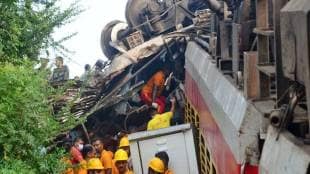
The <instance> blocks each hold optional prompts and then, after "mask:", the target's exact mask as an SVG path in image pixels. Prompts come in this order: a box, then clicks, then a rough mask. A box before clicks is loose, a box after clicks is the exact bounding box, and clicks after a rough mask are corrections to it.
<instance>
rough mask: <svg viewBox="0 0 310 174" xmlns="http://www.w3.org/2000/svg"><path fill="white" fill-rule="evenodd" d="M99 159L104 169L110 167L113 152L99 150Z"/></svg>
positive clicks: (111, 165)
mask: <svg viewBox="0 0 310 174" xmlns="http://www.w3.org/2000/svg"><path fill="white" fill-rule="evenodd" d="M100 161H101V163H102V165H103V167H104V169H112V167H113V153H112V152H111V151H106V150H103V151H102V152H101V156H100Z"/></svg>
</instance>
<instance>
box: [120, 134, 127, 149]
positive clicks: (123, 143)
mask: <svg viewBox="0 0 310 174" xmlns="http://www.w3.org/2000/svg"><path fill="white" fill-rule="evenodd" d="M126 146H129V140H128V137H127V136H125V137H123V138H121V140H120V141H119V147H120V148H121V147H126Z"/></svg>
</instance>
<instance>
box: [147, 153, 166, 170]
mask: <svg viewBox="0 0 310 174" xmlns="http://www.w3.org/2000/svg"><path fill="white" fill-rule="evenodd" d="M164 173H165V165H164V162H163V161H162V160H161V159H159V158H157V157H154V158H152V159H151V161H150V163H149V170H148V174H164Z"/></svg>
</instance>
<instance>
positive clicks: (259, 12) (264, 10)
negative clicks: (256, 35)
mask: <svg viewBox="0 0 310 174" xmlns="http://www.w3.org/2000/svg"><path fill="white" fill-rule="evenodd" d="M256 18H257V20H256V26H257V27H262V28H269V23H268V18H269V17H268V0H256Z"/></svg>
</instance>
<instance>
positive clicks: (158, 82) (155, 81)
mask: <svg viewBox="0 0 310 174" xmlns="http://www.w3.org/2000/svg"><path fill="white" fill-rule="evenodd" d="M164 84H165V74H164V72H163V71H158V72H156V73H155V74H154V75H153V76H152V77H151V79H150V80H149V81H148V82H147V83H146V84H145V85H144V86H143V88H142V93H144V94H152V93H153V88H154V86H157V87H158V91H157V94H156V97H158V96H160V95H161V93H162V91H163V90H164Z"/></svg>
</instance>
